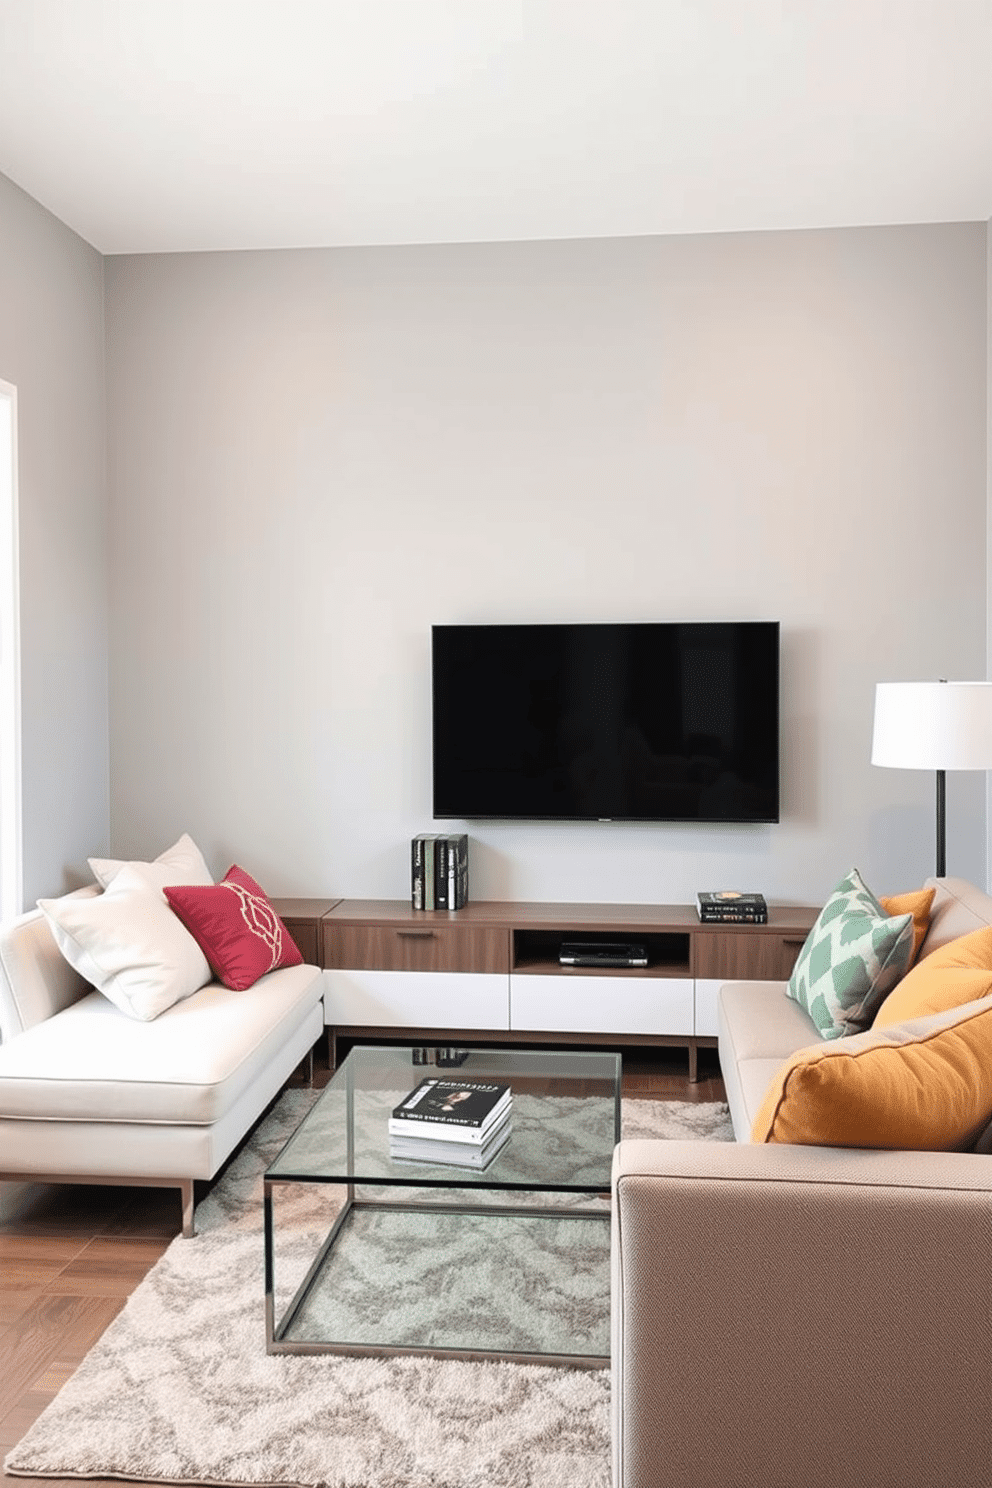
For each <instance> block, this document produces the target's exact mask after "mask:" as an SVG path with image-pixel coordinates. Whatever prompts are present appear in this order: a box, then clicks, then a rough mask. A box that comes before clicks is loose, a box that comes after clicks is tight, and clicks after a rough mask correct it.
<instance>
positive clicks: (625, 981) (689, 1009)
mask: <svg viewBox="0 0 992 1488" xmlns="http://www.w3.org/2000/svg"><path fill="white" fill-rule="evenodd" d="M510 1027H511V1028H512V1029H515V1030H519V1031H528V1032H534V1033H546V1032H548V1031H552V1032H555V1031H561V1032H563V1033H648V1034H662V1033H667V1034H685V1035H686V1036H687V1037H691V1035H692V1031H693V996H692V978H691V977H636V976H627V977H625V976H582V975H581V974H577V975H574V976H573V975H571V974H569V975H562V976H511V977H510Z"/></svg>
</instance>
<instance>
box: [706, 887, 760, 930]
mask: <svg viewBox="0 0 992 1488" xmlns="http://www.w3.org/2000/svg"><path fill="white" fill-rule="evenodd" d="M696 901H697V903H696V907H697V909H698V910H699V918H700V919H701V920H702V921H703V923H704V924H710V925H733V924H745V925H767V923H768V905H767V904H766V903H765V896H764V894H742V893H741V891H740V890H739V889H719V890H717V891H715V892H714V893H712V894H704V893H699V894H697V895H696Z"/></svg>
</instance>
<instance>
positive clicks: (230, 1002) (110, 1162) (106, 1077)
mask: <svg viewBox="0 0 992 1488" xmlns="http://www.w3.org/2000/svg"><path fill="white" fill-rule="evenodd" d="M84 892H85V891H84ZM94 892H95V891H94ZM322 992H323V982H322V973H321V972H320V970H319V969H318V968H317V967H315V966H306V965H303V966H289V967H284V968H282V969H280V970H277V971H272V972H269V973H268V974H267V975H266V976H263V977H262V978H261V980H260V981H258V982H256V983H255V985H254V986H253V987H250V988H248V989H247V990H246V991H231V990H230V989H229V988H227V987H224V986H221V985H220V983H219V982H210V983H209V984H208V985H207V986H205V987H201V988H200V990H199V991H198V992H196V993H194V995H193V996H192V997H188V998H186V999H185V1000H184V1001H181V1002H178V1003H176V1004H175V1006H173V1007H170V1008H168V1009H167V1010H166V1011H165V1012H163V1013H162V1014H161V1015H160V1016H158V1017H156V1018H155V1019H154V1020H153V1021H151V1022H141V1021H138V1020H137V1019H135V1018H131V1017H127V1016H126V1015H125V1014H124V1013H122V1012H120V1011H119V1010H118V1008H116V1007H115V1006H114V1005H113V1003H111V1002H109V1001H108V1000H107V998H106V997H104V996H102V995H101V993H99V992H96V991H94V990H93V988H92V987H90V986H89V985H88V984H87V983H86V982H84V981H83V980H82V978H81V977H79V976H78V975H77V974H76V972H75V971H73V970H72V968H71V967H70V966H69V964H68V962H67V961H66V960H65V959H64V958H63V956H62V954H61V953H60V951H59V949H58V947H57V946H56V943H55V940H54V939H53V936H52V932H51V930H50V929H49V926H48V923H47V921H46V920H45V918H44V916H43V914H42V913H41V912H40V911H39V910H34V911H32V912H31V913H29V914H25V915H22V916H21V917H20V918H19V919H17V920H14V921H12V922H11V923H10V924H8V925H5V926H4V927H3V928H2V929H0V1038H2V1042H0V1181H3V1180H9V1181H14V1182H25V1181H27V1180H31V1179H36V1180H37V1179H41V1180H44V1181H47V1182H53V1181H54V1182H78V1183H120V1184H146V1185H150V1186H155V1187H163V1188H164V1187H175V1188H178V1189H179V1190H180V1192H181V1196H182V1225H183V1234H184V1235H192V1233H193V1185H194V1180H195V1179H197V1178H200V1179H208V1178H212V1177H213V1176H214V1174H215V1173H216V1172H217V1171H218V1169H219V1168H220V1167H221V1165H222V1163H223V1162H224V1161H225V1159H226V1158H227V1157H228V1156H229V1155H230V1153H231V1152H232V1151H233V1150H234V1148H235V1147H236V1146H237V1144H238V1143H239V1142H240V1140H241V1138H242V1137H243V1136H244V1135H245V1133H246V1132H247V1131H248V1130H249V1129H250V1128H251V1126H252V1125H253V1124H254V1122H255V1121H256V1120H257V1119H258V1117H259V1116H260V1115H261V1114H262V1112H263V1111H264V1110H265V1108H266V1106H267V1105H268V1104H269V1102H270V1101H271V1100H272V1099H273V1097H274V1096H275V1095H277V1094H278V1092H279V1090H280V1089H281V1088H282V1086H283V1085H284V1084H285V1082H286V1080H287V1079H288V1078H289V1076H290V1075H291V1074H292V1073H293V1071H294V1070H295V1069H296V1067H297V1066H298V1065H299V1064H300V1063H301V1062H302V1061H303V1060H305V1059H306V1058H307V1056H308V1054H309V1053H310V1051H311V1050H312V1048H313V1046H314V1044H315V1043H316V1042H317V1040H318V1039H319V1038H320V1037H321V1035H322V1033H323V1029H324V1017H323V1005H322V1001H321V996H322Z"/></svg>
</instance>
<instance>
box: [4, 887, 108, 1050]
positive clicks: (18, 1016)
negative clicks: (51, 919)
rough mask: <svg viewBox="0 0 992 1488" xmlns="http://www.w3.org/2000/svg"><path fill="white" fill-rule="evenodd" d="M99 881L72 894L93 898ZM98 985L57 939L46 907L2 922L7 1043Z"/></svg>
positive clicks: (5, 1032) (5, 1034)
mask: <svg viewBox="0 0 992 1488" xmlns="http://www.w3.org/2000/svg"><path fill="white" fill-rule="evenodd" d="M99 892H100V891H99V889H98V888H97V887H96V885H95V884H92V885H87V887H86V888H83V889H77V890H76V891H75V893H74V894H71V895H67V896H66V898H67V899H68V898H71V899H92V898H93V897H94V896H95V895H96V894H98V893H99ZM92 990H93V989H92V987H90V986H89V984H88V983H87V982H85V981H84V980H83V978H82V977H81V976H80V975H79V973H78V972H76V971H74V970H73V968H72V967H71V966H70V965H69V963H68V961H67V960H66V959H65V957H64V956H63V955H62V952H61V951H60V950H59V948H58V946H57V945H56V943H55V937H54V936H53V934H52V932H51V929H50V928H49V925H48V921H47V920H46V919H45V916H44V915H43V914H42V912H41V910H40V909H33V910H31V911H29V913H27V914H23V915H19V916H18V917H17V919H15V920H10V921H9V922H8V923H7V924H6V925H3V926H0V1038H2V1040H3V1042H4V1043H7V1042H8V1040H10V1039H12V1038H16V1037H17V1035H18V1034H19V1033H25V1032H26V1031H27V1029H29V1028H33V1027H34V1026H35V1024H36V1023H43V1022H44V1021H45V1019H46V1018H52V1017H54V1015H55V1014H56V1013H61V1012H62V1010H63V1009H64V1008H67V1007H71V1006H72V1004H73V1003H74V1002H78V1001H79V999H80V998H81V997H85V996H86V994H87V993H88V992H91V991H92Z"/></svg>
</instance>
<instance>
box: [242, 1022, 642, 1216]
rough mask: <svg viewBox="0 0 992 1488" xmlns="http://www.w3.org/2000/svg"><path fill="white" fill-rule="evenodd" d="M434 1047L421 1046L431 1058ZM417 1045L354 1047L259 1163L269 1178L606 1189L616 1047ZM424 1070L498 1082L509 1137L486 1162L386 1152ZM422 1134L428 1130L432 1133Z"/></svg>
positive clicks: (616, 1124)
mask: <svg viewBox="0 0 992 1488" xmlns="http://www.w3.org/2000/svg"><path fill="white" fill-rule="evenodd" d="M431 1057H433V1051H428V1058H431ZM423 1059H424V1050H423V1049H422V1048H421V1047H419V1046H418V1047H417V1048H409V1047H405V1048H388V1047H376V1046H371V1045H358V1046H356V1047H355V1048H353V1049H352V1050H351V1051H350V1053H349V1054H348V1056H347V1058H346V1059H345V1060H344V1062H343V1063H342V1065H341V1067H340V1068H339V1069H338V1070H337V1071H336V1072H335V1074H334V1075H333V1076H332V1077H331V1080H330V1082H329V1084H328V1085H327V1086H326V1087H325V1089H324V1090H323V1092H322V1093H321V1095H320V1097H319V1098H318V1100H317V1102H316V1104H315V1105H314V1106H313V1107H312V1109H311V1110H310V1111H309V1113H308V1114H307V1115H306V1116H305V1117H304V1119H303V1121H302V1122H301V1124H300V1126H299V1127H298V1128H297V1131H296V1132H295V1134H294V1135H293V1136H292V1137H291V1138H290V1139H289V1141H288V1142H287V1143H286V1146H285V1147H284V1148H283V1149H282V1151H281V1152H280V1154H279V1156H278V1157H277V1158H276V1160H275V1161H274V1162H273V1163H272V1165H271V1166H270V1167H269V1169H268V1171H267V1173H266V1175H265V1176H266V1179H267V1180H273V1181H293V1180H299V1181H302V1182H308V1183H313V1182H318V1183H319V1182H326V1183H349V1184H353V1183H371V1184H384V1185H396V1186H398V1187H425V1186H429V1187H432V1188H448V1187H450V1188H463V1189H464V1188H482V1189H522V1190H530V1191H540V1190H548V1191H555V1192H575V1193H603V1192H606V1191H608V1189H609V1187H610V1173H611V1166H612V1161H613V1148H614V1146H615V1145H616V1143H617V1142H618V1141H619V1140H620V1056H619V1054H606V1053H599V1052H593V1053H587V1052H585V1051H581V1050H576V1051H571V1050H567V1049H565V1050H561V1049H556V1050H529V1049H527V1050H524V1049H521V1050H508V1049H485V1048H479V1049H459V1050H457V1051H456V1052H454V1053H453V1052H452V1051H445V1057H444V1059H443V1062H433V1063H427V1064H425V1063H424V1062H422V1061H423ZM426 1077H440V1078H443V1079H455V1080H470V1081H477V1080H481V1081H486V1080H492V1081H500V1082H505V1083H506V1084H508V1085H509V1087H510V1090H511V1101H510V1117H509V1136H508V1137H507V1139H506V1141H505V1142H503V1143H502V1145H499V1144H498V1143H497V1142H494V1143H493V1147H494V1148H496V1147H497V1146H498V1150H496V1151H495V1152H494V1154H493V1155H492V1156H491V1158H489V1160H488V1161H487V1162H486V1165H485V1166H484V1167H482V1168H474V1167H468V1166H462V1165H461V1164H453V1163H447V1162H443V1163H441V1162H434V1161H430V1160H428V1161H413V1160H411V1159H409V1158H406V1157H404V1158H398V1157H396V1156H395V1155H394V1154H393V1152H391V1150H390V1148H391V1142H390V1133H389V1118H390V1116H391V1114H392V1112H393V1109H394V1107H396V1106H397V1105H399V1103H400V1102H401V1101H403V1100H404V1099H405V1098H406V1097H407V1096H408V1095H410V1094H411V1092H412V1091H413V1090H414V1089H415V1088H416V1086H417V1085H419V1084H420V1082H421V1081H422V1080H423V1079H425V1078H426ZM428 1140H429V1139H428Z"/></svg>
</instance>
